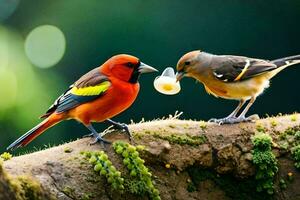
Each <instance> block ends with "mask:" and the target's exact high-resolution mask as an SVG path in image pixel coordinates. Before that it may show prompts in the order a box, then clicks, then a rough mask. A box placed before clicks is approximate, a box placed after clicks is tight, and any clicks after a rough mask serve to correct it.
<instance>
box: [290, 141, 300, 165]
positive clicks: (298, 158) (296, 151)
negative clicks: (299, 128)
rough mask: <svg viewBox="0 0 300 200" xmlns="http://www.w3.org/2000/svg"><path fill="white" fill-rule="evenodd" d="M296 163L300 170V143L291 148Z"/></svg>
mask: <svg viewBox="0 0 300 200" xmlns="http://www.w3.org/2000/svg"><path fill="white" fill-rule="evenodd" d="M291 153H292V157H293V160H294V162H295V163H294V165H295V167H296V168H297V169H299V170H300V145H297V146H295V147H293V148H292V149H291Z"/></svg>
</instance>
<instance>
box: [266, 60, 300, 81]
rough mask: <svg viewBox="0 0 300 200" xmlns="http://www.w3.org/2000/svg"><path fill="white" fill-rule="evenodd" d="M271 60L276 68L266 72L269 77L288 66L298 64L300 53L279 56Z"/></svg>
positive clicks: (299, 62)
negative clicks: (283, 56)
mask: <svg viewBox="0 0 300 200" xmlns="http://www.w3.org/2000/svg"><path fill="white" fill-rule="evenodd" d="M271 62H272V63H273V64H275V65H276V66H277V68H275V69H274V70H272V71H270V72H268V75H269V79H270V78H272V77H273V76H275V75H276V74H278V73H279V72H281V71H282V70H284V69H285V68H287V67H289V66H292V65H296V64H300V55H296V56H289V57H285V58H279V59H276V60H272V61H271Z"/></svg>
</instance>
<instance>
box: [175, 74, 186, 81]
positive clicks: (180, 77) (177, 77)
mask: <svg viewBox="0 0 300 200" xmlns="http://www.w3.org/2000/svg"><path fill="white" fill-rule="evenodd" d="M184 75H185V74H184V72H177V73H176V82H178V81H180V80H181V79H182V78H183V77H184Z"/></svg>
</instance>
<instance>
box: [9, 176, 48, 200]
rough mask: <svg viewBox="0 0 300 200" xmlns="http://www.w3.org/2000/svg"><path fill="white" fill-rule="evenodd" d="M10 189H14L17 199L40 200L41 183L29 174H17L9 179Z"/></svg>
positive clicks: (41, 197)
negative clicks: (17, 175)
mask: <svg viewBox="0 0 300 200" xmlns="http://www.w3.org/2000/svg"><path fill="white" fill-rule="evenodd" d="M10 184H11V189H12V190H13V191H14V193H15V195H16V199H17V200H42V199H44V195H43V193H42V188H41V185H40V184H39V183H38V182H37V181H36V180H34V179H32V178H31V177H29V176H19V177H17V178H16V179H13V180H10Z"/></svg>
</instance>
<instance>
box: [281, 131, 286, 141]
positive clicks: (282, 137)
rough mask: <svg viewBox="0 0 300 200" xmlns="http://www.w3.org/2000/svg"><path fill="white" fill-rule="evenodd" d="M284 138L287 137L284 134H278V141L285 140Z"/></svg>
mask: <svg viewBox="0 0 300 200" xmlns="http://www.w3.org/2000/svg"><path fill="white" fill-rule="evenodd" d="M286 137H287V133H286V132H282V133H280V134H279V139H280V140H285V139H286Z"/></svg>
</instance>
